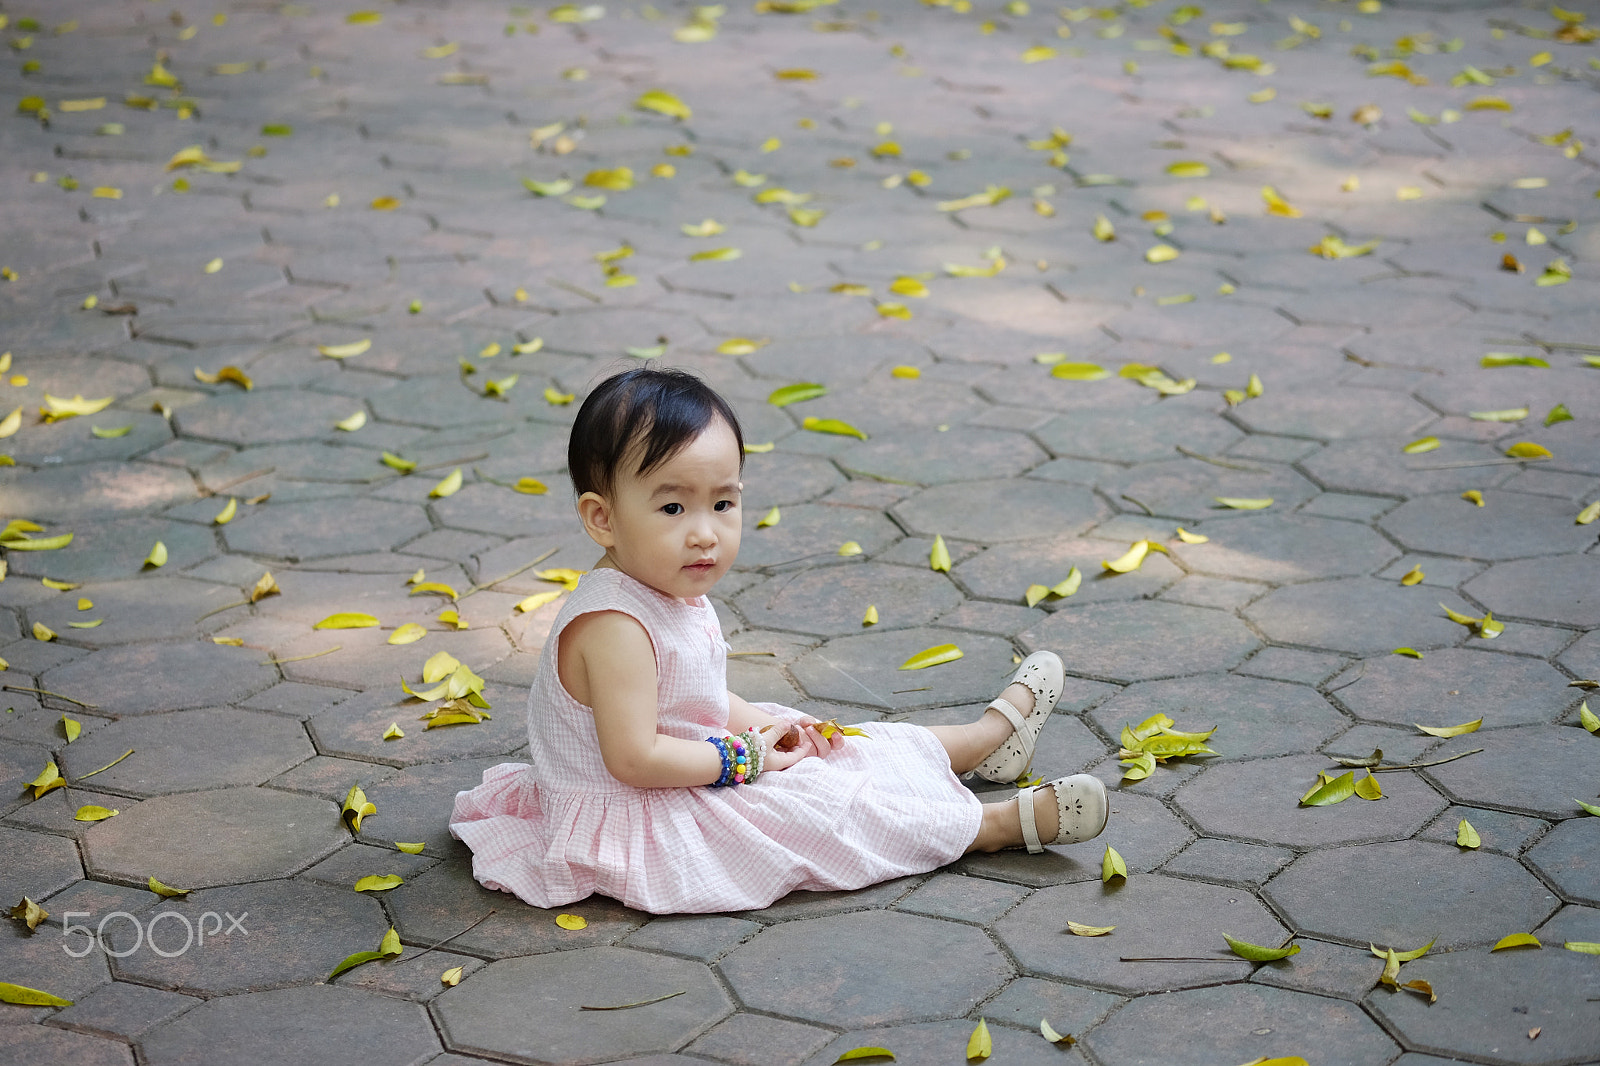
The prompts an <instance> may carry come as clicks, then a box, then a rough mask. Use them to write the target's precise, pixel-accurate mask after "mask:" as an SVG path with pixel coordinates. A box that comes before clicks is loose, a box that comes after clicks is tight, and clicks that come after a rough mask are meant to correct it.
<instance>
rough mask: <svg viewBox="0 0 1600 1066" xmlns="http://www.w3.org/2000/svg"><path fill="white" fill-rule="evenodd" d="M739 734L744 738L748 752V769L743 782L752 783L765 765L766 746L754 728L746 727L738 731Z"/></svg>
mask: <svg viewBox="0 0 1600 1066" xmlns="http://www.w3.org/2000/svg"><path fill="white" fill-rule="evenodd" d="M739 736H740V737H741V738H742V739H743V740H744V742H745V748H746V750H747V751H749V753H750V759H749V763H748V769H746V770H745V775H744V783H745V784H747V785H753V784H755V783H756V778H758V777H760V776H761V771H762V770H763V769H765V767H766V762H767V746H766V744H765V743H764V742H763V741H762V739H761V736H760V734H758V733H757V732H756V731H755V730H754V729H747V730H745V731H744V732H743V733H740V734H739Z"/></svg>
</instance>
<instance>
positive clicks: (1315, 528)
mask: <svg viewBox="0 0 1600 1066" xmlns="http://www.w3.org/2000/svg"><path fill="white" fill-rule="evenodd" d="M1263 495H1269V494H1265V493H1264V494H1263ZM1140 499H1144V497H1142V496H1141V497H1140ZM1206 532H1207V533H1208V534H1209V535H1210V537H1211V540H1210V542H1208V543H1206V544H1185V543H1183V542H1182V541H1174V542H1173V543H1172V544H1171V545H1170V546H1169V547H1170V548H1171V550H1172V554H1174V555H1176V556H1177V557H1178V560H1179V561H1180V562H1182V563H1183V566H1184V568H1185V569H1186V570H1188V571H1189V572H1190V573H1200V574H1220V575H1222V576H1223V577H1237V578H1245V579H1248V580H1250V581H1271V582H1293V581H1307V580H1310V579H1313V578H1324V577H1342V576H1344V575H1347V574H1349V575H1355V574H1370V573H1373V572H1374V571H1376V570H1379V569H1382V568H1383V566H1385V565H1386V564H1387V563H1389V562H1391V561H1392V560H1394V559H1395V558H1397V557H1398V556H1399V554H1400V553H1399V552H1398V551H1396V550H1395V549H1394V547H1393V546H1392V545H1390V544H1389V542H1388V541H1386V540H1384V539H1383V538H1382V537H1381V536H1379V535H1378V534H1376V533H1374V532H1373V531H1372V530H1371V529H1370V528H1368V527H1367V526H1363V525H1357V524H1355V523H1354V522H1337V521H1334V520H1332V519H1327V518H1311V517H1307V516H1305V515H1289V514H1270V513H1269V514H1264V515H1260V516H1258V517H1253V518H1251V519H1250V520H1249V521H1247V522H1229V523H1228V524H1227V525H1212V526H1207V527H1206Z"/></svg>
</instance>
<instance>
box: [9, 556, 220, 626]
mask: <svg viewBox="0 0 1600 1066" xmlns="http://www.w3.org/2000/svg"><path fill="white" fill-rule="evenodd" d="M149 550H150V549H149V548H146V549H145V551H146V552H148V551H149ZM51 573H52V575H53V574H54V573H55V571H51ZM237 598H238V596H237V595H236V594H235V592H234V590H233V589H230V588H226V587H224V586H220V585H213V584H209V583H207V582H203V581H193V580H190V579H188V578H181V577H156V576H151V577H146V578H141V579H139V580H136V581H117V582H112V583H108V584H89V585H84V586H83V587H82V588H78V589H73V590H71V592H70V594H63V595H61V596H57V597H54V598H52V599H49V600H46V601H44V602H43V603H41V604H39V605H37V606H34V607H30V608H28V612H27V619H26V620H27V622H28V623H29V624H30V625H31V624H32V623H34V622H43V623H44V624H45V625H47V626H49V627H50V628H51V629H53V630H55V631H56V633H57V634H59V635H60V637H61V639H63V640H69V641H71V642H72V643H74V644H86V645H88V646H89V647H103V646H106V645H110V644H126V643H128V642H129V641H135V640H160V639H168V638H171V637H175V636H195V635H198V634H200V633H203V632H206V631H208V630H211V629H215V628H216V627H217V626H218V625H219V624H220V622H219V621H218V620H216V619H215V618H210V619H205V620H204V621H202V622H199V623H198V624H197V622H196V618H197V617H198V616H199V615H202V614H204V613H205V612H207V611H209V610H211V609H212V608H213V607H220V606H222V605H223V604H225V603H228V602H230V600H232V599H237ZM80 599H87V600H89V601H91V602H92V603H93V604H94V606H93V607H91V608H89V609H87V610H79V609H78V601H79V600H80ZM95 620H99V621H100V622H101V623H102V624H100V625H97V626H95V627H94V628H93V629H73V628H71V623H73V622H78V623H83V622H90V621H95Z"/></svg>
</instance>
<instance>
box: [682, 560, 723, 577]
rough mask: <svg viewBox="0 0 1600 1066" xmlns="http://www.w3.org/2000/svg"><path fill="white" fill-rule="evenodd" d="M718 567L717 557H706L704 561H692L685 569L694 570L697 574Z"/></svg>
mask: <svg viewBox="0 0 1600 1066" xmlns="http://www.w3.org/2000/svg"><path fill="white" fill-rule="evenodd" d="M716 567H717V561H716V560H715V559H706V560H704V561H702V562H698V563H690V564H689V565H688V566H686V567H684V569H685V570H693V571H694V572H695V573H697V574H704V573H707V572H708V571H711V570H715V569H716Z"/></svg>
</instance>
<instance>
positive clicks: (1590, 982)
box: [1367, 927, 1600, 1064]
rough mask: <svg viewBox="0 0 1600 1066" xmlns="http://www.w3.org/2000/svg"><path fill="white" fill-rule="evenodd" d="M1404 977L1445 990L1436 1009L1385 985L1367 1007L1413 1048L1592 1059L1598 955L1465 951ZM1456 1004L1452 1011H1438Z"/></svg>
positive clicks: (1429, 961) (1498, 1056) (1515, 1058)
mask: <svg viewBox="0 0 1600 1066" xmlns="http://www.w3.org/2000/svg"><path fill="white" fill-rule="evenodd" d="M1508 928H1509V927H1508ZM1405 974H1406V977H1407V978H1408V979H1415V978H1420V979H1422V980H1425V981H1427V982H1428V983H1429V984H1431V985H1432V986H1433V988H1434V990H1435V991H1436V992H1438V993H1439V1002H1438V1003H1435V1004H1432V1005H1431V1007H1432V1008H1434V1009H1430V1004H1429V1003H1428V1001H1427V1000H1426V999H1425V998H1423V997H1421V996H1415V995H1410V994H1407V993H1404V992H1402V993H1391V992H1390V991H1389V990H1387V989H1382V988H1379V989H1375V990H1374V991H1373V992H1372V993H1371V995H1369V996H1368V997H1367V1006H1368V1007H1369V1008H1370V1009H1371V1010H1372V1011H1373V1012H1374V1013H1375V1014H1377V1015H1378V1017H1380V1018H1381V1019H1383V1021H1384V1022H1386V1023H1387V1024H1388V1025H1390V1026H1391V1027H1392V1028H1393V1029H1394V1030H1395V1031H1397V1032H1398V1033H1399V1034H1400V1037H1401V1039H1402V1040H1404V1041H1405V1042H1406V1043H1407V1044H1408V1045H1410V1046H1411V1047H1415V1048H1420V1049H1422V1050H1424V1051H1433V1052H1438V1053H1439V1054H1441V1055H1448V1056H1451V1060H1450V1061H1458V1060H1456V1059H1455V1058H1454V1056H1456V1055H1462V1056H1467V1055H1470V1056H1473V1057H1482V1058H1484V1059H1487V1060H1488V1061H1490V1062H1497V1063H1529V1064H1535V1063H1541V1064H1542V1063H1558V1062H1587V1061H1591V1060H1592V1059H1593V1057H1594V1051H1595V1020H1594V999H1595V997H1597V996H1600V971H1597V970H1596V969H1595V965H1594V957H1593V956H1586V955H1580V954H1578V953H1576V952H1572V951H1560V950H1551V949H1550V948H1548V947H1547V948H1545V949H1544V950H1543V951H1533V950H1531V949H1526V948H1518V949H1516V950H1513V951H1499V952H1495V953H1494V954H1492V955H1491V954H1489V953H1488V952H1486V951H1459V952H1451V953H1449V954H1446V955H1428V956H1425V957H1424V958H1420V959H1418V960H1416V961H1415V962H1408V963H1406V967H1405ZM1446 989H1448V990H1449V993H1448V997H1447V995H1446V992H1445V990H1446ZM1450 1001H1454V1004H1455V1006H1453V1008H1452V1009H1450V1010H1447V1011H1440V1010H1437V1008H1438V1007H1442V1006H1445V1005H1446V1003H1447V1002H1450ZM1533 1029H1538V1030H1539V1033H1538V1039H1536V1040H1530V1039H1529V1038H1528V1034H1529V1031H1530V1030H1533Z"/></svg>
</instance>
